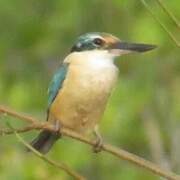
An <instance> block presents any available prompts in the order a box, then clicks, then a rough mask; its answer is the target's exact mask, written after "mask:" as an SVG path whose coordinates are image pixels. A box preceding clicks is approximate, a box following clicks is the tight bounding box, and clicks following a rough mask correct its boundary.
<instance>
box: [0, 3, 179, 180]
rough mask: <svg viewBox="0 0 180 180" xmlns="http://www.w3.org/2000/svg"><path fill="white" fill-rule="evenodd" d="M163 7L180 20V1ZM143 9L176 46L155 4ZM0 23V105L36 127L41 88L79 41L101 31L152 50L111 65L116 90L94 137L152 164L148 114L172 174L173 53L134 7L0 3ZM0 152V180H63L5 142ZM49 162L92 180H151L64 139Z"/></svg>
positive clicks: (175, 124)
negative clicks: (98, 134)
mask: <svg viewBox="0 0 180 180" xmlns="http://www.w3.org/2000/svg"><path fill="white" fill-rule="evenodd" d="M164 2H165V3H166V5H167V7H168V8H169V9H170V10H171V11H172V12H173V13H174V14H175V16H176V17H179V19H180V1H179V0H173V1H164ZM148 3H149V4H150V5H151V7H152V9H153V11H154V12H156V14H157V16H159V17H160V18H161V20H162V21H163V22H164V23H165V24H166V26H167V27H168V28H169V29H171V31H172V32H173V33H174V34H175V35H177V38H180V36H179V35H180V34H179V30H178V29H176V27H174V26H173V23H172V22H171V21H170V19H169V18H168V17H167V16H166V15H165V14H164V13H163V11H162V10H161V9H160V7H159V6H158V5H157V3H155V1H153V0H151V1H148ZM0 22H1V25H0V101H1V104H5V105H7V106H10V107H12V108H14V109H16V110H18V111H22V112H27V113H28V114H31V115H33V116H34V117H38V118H41V119H45V116H46V107H47V88H48V83H49V81H50V79H51V77H52V75H53V72H54V71H55V70H56V69H57V68H58V66H59V64H60V62H61V61H62V60H63V58H64V57H65V56H66V55H67V54H68V53H69V50H70V48H71V46H72V44H73V42H74V40H75V38H76V37H77V36H79V35H80V34H83V33H85V32H91V31H104V32H109V33H112V34H114V35H116V36H118V37H120V38H121V39H123V40H128V41H132V42H145V43H152V44H157V45H158V49H157V50H154V51H152V52H149V53H147V54H133V55H128V56H125V57H121V58H119V60H117V61H116V63H117V65H118V66H119V68H120V77H119V82H118V84H117V86H116V88H115V90H114V93H113V95H112V97H111V99H110V101H109V104H108V107H107V109H106V112H105V114H104V118H103V120H102V123H101V132H102V135H103V137H104V139H105V141H107V142H110V143H112V144H114V145H117V146H120V147H122V148H124V149H126V150H128V151H130V152H133V153H136V154H138V155H140V156H142V157H144V158H147V159H150V160H153V161H155V159H153V155H152V151H151V149H152V147H151V144H150V143H149V137H148V134H147V131H148V130H147V126H145V123H146V117H144V115H143V112H144V111H145V110H148V111H149V112H150V113H151V114H152V116H153V118H154V122H155V124H156V126H157V127H158V130H159V133H160V137H161V141H162V146H163V147H162V148H163V151H164V154H165V157H168V158H167V159H168V160H169V161H168V162H169V166H170V167H171V169H174V170H175V171H176V172H180V158H179V157H177V156H178V154H179V153H177V149H178V148H179V149H180V147H179V146H178V145H177V143H175V142H176V141H175V140H176V139H178V137H176V135H177V134H178V133H176V132H178V131H180V93H179V92H180V55H179V49H177V48H176V46H175V44H173V42H171V40H170V39H169V38H168V36H167V34H166V33H165V32H164V31H163V30H162V29H161V27H160V26H159V25H158V24H157V23H156V22H155V21H154V19H153V18H152V17H151V16H150V15H149V13H148V12H147V10H146V9H145V8H144V6H143V5H142V4H141V2H140V1H138V0H111V1H103V0H91V1H87V0H74V1H68V0H67V1H60V0H29V1H23V0H6V1H3V0H1V1H0ZM178 36H179V37H178ZM147 119H148V118H147ZM6 121H9V122H11V123H13V125H14V126H16V127H17V126H20V125H21V123H19V122H18V121H14V120H13V119H12V118H11V119H10V118H8V117H2V116H1V128H2V127H4V126H5V122H6ZM151 133H152V134H153V130H152V132H151ZM35 135H36V132H31V133H26V134H25V136H26V137H25V138H26V139H27V140H28V141H30V140H31V139H32V137H34V136H35ZM0 152H1V157H0V179H3V180H11V179H13V180H14V179H16V180H37V179H38V180H39V179H42V180H46V179H52V180H56V179H62V180H63V179H70V178H69V176H68V175H66V174H65V173H64V172H60V171H59V170H57V169H55V168H54V167H52V166H50V165H48V164H46V163H45V162H43V161H41V160H39V159H38V158H36V157H34V156H33V155H31V154H27V153H25V152H24V149H23V147H22V145H21V144H19V143H18V142H17V139H16V138H15V137H14V136H13V135H11V136H6V137H1V144H0ZM49 156H51V157H52V158H53V159H54V160H57V161H64V162H66V163H68V164H69V165H70V166H71V167H73V168H74V169H76V170H78V171H79V172H81V173H82V174H83V175H85V176H87V177H89V179H93V180H96V179H97V180H100V179H102V180H104V179H113V180H119V179H127V180H128V179H129V180H131V179H134V180H136V179H137V180H143V179H146V180H156V179H159V178H158V177H156V176H154V175H153V174H151V173H149V172H147V171H145V170H143V169H140V168H138V167H135V166H133V165H131V164H129V163H127V162H125V161H120V160H118V159H116V158H114V157H112V156H110V155H108V154H105V153H100V154H98V155H96V154H93V153H91V149H90V148H89V147H87V146H86V145H84V144H81V143H79V142H76V141H73V140H71V139H66V138H64V139H63V140H61V141H59V142H58V143H57V144H56V145H55V147H54V149H53V150H52V151H51V152H50V153H49ZM174 156H175V157H174ZM173 157H174V158H173ZM178 158H179V161H178Z"/></svg>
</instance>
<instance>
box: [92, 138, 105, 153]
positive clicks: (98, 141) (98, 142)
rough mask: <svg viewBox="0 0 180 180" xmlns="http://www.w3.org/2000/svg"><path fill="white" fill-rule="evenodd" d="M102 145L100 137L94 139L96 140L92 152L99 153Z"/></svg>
mask: <svg viewBox="0 0 180 180" xmlns="http://www.w3.org/2000/svg"><path fill="white" fill-rule="evenodd" d="M102 146H103V141H102V138H97V139H96V142H95V144H94V147H93V152H94V153H99V152H101V151H102Z"/></svg>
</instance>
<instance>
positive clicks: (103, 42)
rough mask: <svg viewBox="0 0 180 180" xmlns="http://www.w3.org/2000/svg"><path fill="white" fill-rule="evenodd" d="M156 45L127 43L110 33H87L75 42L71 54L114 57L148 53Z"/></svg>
mask: <svg viewBox="0 0 180 180" xmlns="http://www.w3.org/2000/svg"><path fill="white" fill-rule="evenodd" d="M155 47H156V46H155V45H149V44H139V43H127V42H124V41H121V40H120V39H119V38H117V37H115V36H113V35H111V34H108V33H99V32H94V33H87V34H84V35H81V36H80V37H79V38H78V39H77V40H76V42H75V44H74V46H73V47H72V49H71V52H87V51H89V52H92V51H93V52H94V51H95V50H96V52H104V53H106V54H109V55H111V56H113V57H117V56H121V55H122V54H128V53H131V52H140V53H141V52H146V51H150V50H152V49H154V48H155Z"/></svg>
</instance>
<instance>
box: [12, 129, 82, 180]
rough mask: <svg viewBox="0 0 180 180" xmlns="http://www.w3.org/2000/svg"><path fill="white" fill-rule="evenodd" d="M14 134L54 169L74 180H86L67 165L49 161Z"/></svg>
mask: <svg viewBox="0 0 180 180" xmlns="http://www.w3.org/2000/svg"><path fill="white" fill-rule="evenodd" d="M12 131H14V134H15V135H16V137H17V138H18V140H19V141H20V142H21V143H22V144H24V145H25V146H26V147H27V148H28V149H29V150H30V151H31V152H32V153H34V154H35V155H36V156H37V157H39V158H40V159H42V160H44V161H46V162H47V163H49V164H51V165H53V166H54V167H57V168H58V169H60V170H64V171H65V172H66V173H67V174H69V175H70V176H72V177H73V178H75V179H77V180H85V178H84V177H82V176H81V175H79V174H78V173H77V172H75V171H74V170H72V169H70V168H69V167H68V166H67V165H66V164H65V163H57V162H55V161H53V160H51V159H49V158H48V157H46V156H45V155H43V154H41V153H40V152H39V151H37V150H36V149H34V148H33V147H32V146H31V145H30V144H28V143H27V142H26V141H25V140H24V139H23V138H22V137H21V136H20V135H19V134H18V133H17V132H16V131H15V130H12Z"/></svg>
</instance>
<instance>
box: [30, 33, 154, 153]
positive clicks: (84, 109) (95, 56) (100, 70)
mask: <svg viewBox="0 0 180 180" xmlns="http://www.w3.org/2000/svg"><path fill="white" fill-rule="evenodd" d="M155 47H156V46H154V45H148V44H137V43H127V42H123V41H121V40H120V39H118V38H117V37H115V36H113V35H111V34H108V33H99V32H94V33H87V34H84V35H82V36H80V37H79V38H78V39H77V41H76V42H75V44H74V46H73V47H72V48H71V51H70V54H68V55H67V57H66V58H65V59H64V61H63V64H62V65H61V67H60V68H59V69H58V71H57V72H56V73H55V75H54V77H53V79H52V82H51V83H50V87H49V98H48V111H47V121H48V122H50V123H52V124H53V125H54V126H55V127H58V129H57V130H60V128H61V127H65V128H69V129H71V130H72V131H75V132H78V133H80V134H82V135H86V134H87V133H89V132H95V135H96V139H97V148H98V147H100V145H101V144H102V139H101V136H100V134H99V132H98V124H99V121H100V119H101V117H102V115H103V112H104V110H105V107H106V104H107V100H108V97H109V96H110V95H111V92H112V89H113V87H114V85H115V83H116V81H117V77H118V68H117V67H116V66H115V64H114V59H116V58H117V57H118V56H121V55H123V54H128V53H132V52H145V51H149V50H152V49H154V48H155ZM58 138H59V135H58V134H57V133H52V132H49V131H48V130H43V131H42V132H41V133H40V134H39V136H38V137H37V138H36V139H35V140H34V141H32V146H33V147H34V148H35V149H37V150H38V151H40V152H42V153H47V152H48V151H49V150H50V148H51V147H52V145H53V144H54V143H55V141H56V140H57V139H58Z"/></svg>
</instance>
